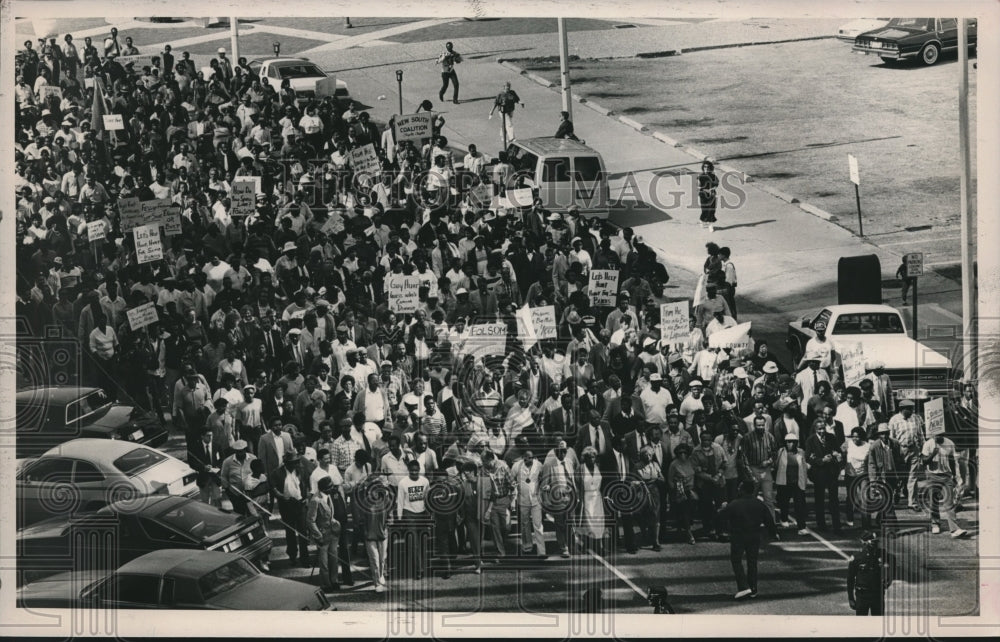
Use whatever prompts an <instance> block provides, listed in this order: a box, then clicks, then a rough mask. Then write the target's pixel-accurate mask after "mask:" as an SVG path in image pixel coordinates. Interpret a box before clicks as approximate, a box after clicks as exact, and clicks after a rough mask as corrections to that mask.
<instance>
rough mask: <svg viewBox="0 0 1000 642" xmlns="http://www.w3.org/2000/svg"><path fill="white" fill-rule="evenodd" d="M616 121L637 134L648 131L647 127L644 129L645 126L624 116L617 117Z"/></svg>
mask: <svg viewBox="0 0 1000 642" xmlns="http://www.w3.org/2000/svg"><path fill="white" fill-rule="evenodd" d="M618 121H619V122H621V123H624V124H625V125H628V126H629V127H631V128H632V129H634V130H635V131H637V132H641V133H646V132H648V131H649V127H646V126H645V125H643V124H642V123H640V122H639V121H637V120H632V119H631V118H628V117H626V116H619V117H618Z"/></svg>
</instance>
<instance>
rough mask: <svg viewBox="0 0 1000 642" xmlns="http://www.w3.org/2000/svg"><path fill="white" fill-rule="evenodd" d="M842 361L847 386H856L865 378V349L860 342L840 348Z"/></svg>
mask: <svg viewBox="0 0 1000 642" xmlns="http://www.w3.org/2000/svg"><path fill="white" fill-rule="evenodd" d="M840 361H841V364H842V366H843V368H844V385H845V386H856V385H858V382H859V381H861V380H862V379H864V378H865V351H864V347H863V346H862V345H861V344H860V343H855V344H854V345H845V346H844V347H843V349H841V350H840Z"/></svg>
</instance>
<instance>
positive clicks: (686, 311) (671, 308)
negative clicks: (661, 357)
mask: <svg viewBox="0 0 1000 642" xmlns="http://www.w3.org/2000/svg"><path fill="white" fill-rule="evenodd" d="M690 316H691V302H690V301H675V302H673V303H661V304H660V341H661V342H662V343H666V344H670V345H673V344H675V343H684V342H685V341H687V340H688V335H689V334H690V333H691V330H690V325H691V324H690V323H689V321H688V319H689V318H690Z"/></svg>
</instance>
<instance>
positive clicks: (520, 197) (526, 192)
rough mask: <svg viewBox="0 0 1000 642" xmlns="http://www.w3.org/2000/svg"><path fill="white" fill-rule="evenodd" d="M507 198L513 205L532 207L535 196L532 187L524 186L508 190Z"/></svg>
mask: <svg viewBox="0 0 1000 642" xmlns="http://www.w3.org/2000/svg"><path fill="white" fill-rule="evenodd" d="M507 200H509V201H510V206H511V207H531V204H532V203H533V202H534V200H535V197H534V195H533V194H532V192H531V188H530V187H524V188H521V189H512V190H510V191H509V192H507Z"/></svg>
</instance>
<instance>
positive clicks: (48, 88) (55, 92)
mask: <svg viewBox="0 0 1000 642" xmlns="http://www.w3.org/2000/svg"><path fill="white" fill-rule="evenodd" d="M49 96H55V97H56V98H62V88H61V87H59V86H58V85H42V86H41V87H39V88H38V98H39V99H40V100H42V102H44V101H46V100H48V98H49Z"/></svg>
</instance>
